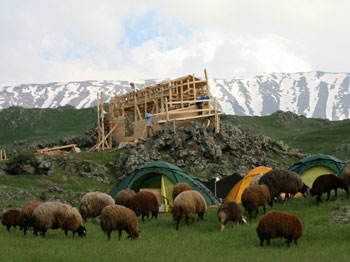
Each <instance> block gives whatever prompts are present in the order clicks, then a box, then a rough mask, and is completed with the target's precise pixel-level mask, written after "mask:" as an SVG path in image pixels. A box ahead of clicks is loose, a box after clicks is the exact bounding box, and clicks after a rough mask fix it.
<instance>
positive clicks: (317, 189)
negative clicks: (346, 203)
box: [310, 174, 343, 203]
mask: <svg viewBox="0 0 350 262" xmlns="http://www.w3.org/2000/svg"><path fill="white" fill-rule="evenodd" d="M342 187H343V180H342V179H340V178H339V177H337V176H335V175H332V174H326V175H321V176H319V177H317V178H316V179H315V181H314V182H313V183H312V188H311V190H310V193H311V196H315V195H317V198H316V203H319V202H321V201H322V200H321V196H322V194H323V193H327V200H329V197H330V195H331V190H332V189H334V191H335V198H337V189H338V188H342Z"/></svg>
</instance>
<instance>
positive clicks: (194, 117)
mask: <svg viewBox="0 0 350 262" xmlns="http://www.w3.org/2000/svg"><path fill="white" fill-rule="evenodd" d="M222 114H223V113H218V115H222ZM211 116H215V114H209V115H205V116H202V115H200V116H191V117H183V118H176V121H183V120H191V119H196V118H207V117H211ZM166 122H167V121H166V120H159V121H158V122H157V123H159V124H161V123H166Z"/></svg>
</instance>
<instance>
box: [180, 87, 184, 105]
mask: <svg viewBox="0 0 350 262" xmlns="http://www.w3.org/2000/svg"><path fill="white" fill-rule="evenodd" d="M180 92H181V94H180V95H181V102H182V101H184V86H183V80H181V87H180ZM181 108H184V103H181Z"/></svg>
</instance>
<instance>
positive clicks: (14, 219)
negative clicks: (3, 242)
mask: <svg viewBox="0 0 350 262" xmlns="http://www.w3.org/2000/svg"><path fill="white" fill-rule="evenodd" d="M20 217H21V211H19V210H15V209H10V210H8V211H6V212H5V214H4V215H3V216H2V224H3V225H4V226H5V227H6V228H7V231H10V228H11V227H14V228H16V227H17V226H20V225H21V222H20Z"/></svg>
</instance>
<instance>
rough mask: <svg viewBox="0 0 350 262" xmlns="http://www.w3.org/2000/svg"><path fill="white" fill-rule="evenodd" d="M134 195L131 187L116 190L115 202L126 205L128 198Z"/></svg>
mask: <svg viewBox="0 0 350 262" xmlns="http://www.w3.org/2000/svg"><path fill="white" fill-rule="evenodd" d="M134 195H136V192H135V191H134V190H132V189H125V190H121V191H119V192H118V194H117V195H116V196H115V204H116V205H121V206H128V203H129V201H130V199H131V198H132V197H133V196H134Z"/></svg>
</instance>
